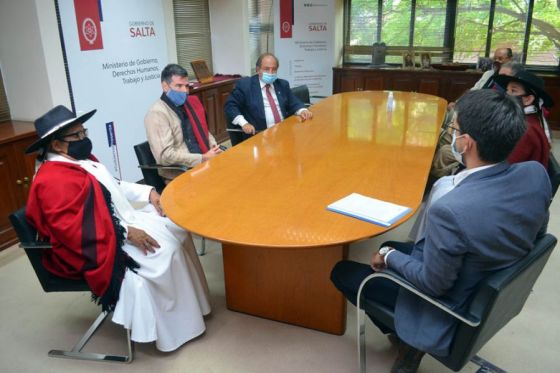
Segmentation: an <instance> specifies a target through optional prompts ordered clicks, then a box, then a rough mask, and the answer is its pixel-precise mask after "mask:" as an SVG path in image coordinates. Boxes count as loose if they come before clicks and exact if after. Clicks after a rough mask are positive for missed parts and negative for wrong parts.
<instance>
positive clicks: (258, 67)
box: [255, 53, 280, 69]
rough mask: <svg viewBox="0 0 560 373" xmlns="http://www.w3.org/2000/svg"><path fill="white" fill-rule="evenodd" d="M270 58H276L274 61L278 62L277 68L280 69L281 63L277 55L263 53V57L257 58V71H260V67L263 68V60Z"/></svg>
mask: <svg viewBox="0 0 560 373" xmlns="http://www.w3.org/2000/svg"><path fill="white" fill-rule="evenodd" d="M268 56H270V57H272V58H274V60H275V61H276V68H279V67H280V62H279V61H278V58H276V56H275V55H273V54H272V53H263V54H261V55H260V56H259V58H257V63H256V64H255V66H256V67H257V69H260V67H261V65H262V60H263V58H265V57H268Z"/></svg>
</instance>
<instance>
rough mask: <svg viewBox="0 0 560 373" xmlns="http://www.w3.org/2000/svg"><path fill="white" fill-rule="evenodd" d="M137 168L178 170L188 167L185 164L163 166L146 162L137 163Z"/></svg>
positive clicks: (185, 169)
mask: <svg viewBox="0 0 560 373" xmlns="http://www.w3.org/2000/svg"><path fill="white" fill-rule="evenodd" d="M138 168H141V169H144V170H178V171H183V172H184V171H187V170H188V169H189V168H188V167H187V166H181V165H175V164H174V165H169V166H164V165H161V164H147V165H139V166H138Z"/></svg>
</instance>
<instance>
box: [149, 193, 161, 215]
mask: <svg viewBox="0 0 560 373" xmlns="http://www.w3.org/2000/svg"><path fill="white" fill-rule="evenodd" d="M149 200H150V203H151V204H152V205H153V206H154V207H155V208H156V211H157V212H158V214H159V216H163V210H162V209H161V203H160V195H159V193H158V192H156V190H155V189H152V191H151V192H150V197H149Z"/></svg>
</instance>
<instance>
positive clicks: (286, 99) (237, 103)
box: [224, 53, 313, 145]
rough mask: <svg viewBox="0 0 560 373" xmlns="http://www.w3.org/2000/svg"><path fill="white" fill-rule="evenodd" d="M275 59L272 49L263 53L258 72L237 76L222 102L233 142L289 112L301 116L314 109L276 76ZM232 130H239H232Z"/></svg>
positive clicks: (258, 63)
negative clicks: (233, 86) (310, 108)
mask: <svg viewBox="0 0 560 373" xmlns="http://www.w3.org/2000/svg"><path fill="white" fill-rule="evenodd" d="M278 66H279V63H278V59H277V58H276V56H274V55H273V54H271V53H264V54H262V55H261V56H260V57H259V58H258V60H257V64H256V68H257V69H256V70H257V74H255V75H253V76H251V77H246V78H243V79H240V80H239V81H238V82H237V84H236V86H235V89H234V90H233V92H231V94H230V95H229V97H228V99H227V101H226V103H225V107H224V109H225V114H226V117H227V120H228V128H229V129H232V130H234V131H230V138H231V142H232V145H236V144H237V143H239V142H241V141H243V140H245V139H247V138H248V137H249V136H251V135H254V134H255V132H258V131H264V130H265V129H267V128H270V127H272V126H274V125H275V124H276V123H278V122H280V121H282V120H284V119H285V118H287V117H289V116H290V115H294V114H295V115H298V116H299V117H300V118H301V119H302V120H307V119H311V118H312V117H313V113H312V112H311V111H309V110H307V109H306V108H305V105H304V104H303V102H301V100H300V99H298V98H297V97H296V96H294V95H293V94H292V91H291V90H290V83H288V81H286V80H284V79H278V77H277V75H276V73H277V71H278ZM235 130H240V131H239V132H235Z"/></svg>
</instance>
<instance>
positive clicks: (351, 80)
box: [340, 73, 364, 92]
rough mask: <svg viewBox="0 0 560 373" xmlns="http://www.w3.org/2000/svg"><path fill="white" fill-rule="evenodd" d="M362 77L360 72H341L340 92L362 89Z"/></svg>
mask: <svg viewBox="0 0 560 373" xmlns="http://www.w3.org/2000/svg"><path fill="white" fill-rule="evenodd" d="M363 89H364V77H363V75H362V74H348V73H343V74H342V76H341V78H340V92H354V91H363Z"/></svg>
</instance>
